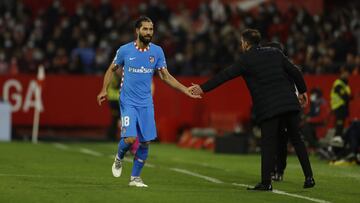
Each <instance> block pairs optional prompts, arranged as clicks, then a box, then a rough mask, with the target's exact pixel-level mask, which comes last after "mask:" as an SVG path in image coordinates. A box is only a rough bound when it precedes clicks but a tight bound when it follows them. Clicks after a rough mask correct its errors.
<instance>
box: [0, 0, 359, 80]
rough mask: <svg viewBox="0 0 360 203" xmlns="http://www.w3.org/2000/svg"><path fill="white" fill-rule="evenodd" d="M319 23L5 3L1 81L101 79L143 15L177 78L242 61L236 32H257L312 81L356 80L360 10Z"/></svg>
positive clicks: (329, 13) (301, 12)
mask: <svg viewBox="0 0 360 203" xmlns="http://www.w3.org/2000/svg"><path fill="white" fill-rule="evenodd" d="M354 2H355V3H354V5H353V4H345V5H343V6H342V7H337V8H336V9H325V10H324V12H323V14H321V15H310V14H309V13H308V12H307V10H306V9H303V8H295V7H290V8H288V10H287V11H286V12H282V13H281V12H280V11H279V10H278V8H277V7H276V5H275V4H274V3H264V4H262V5H261V6H260V7H259V8H258V9H257V12H252V11H243V10H240V9H238V8H237V7H234V6H231V5H229V4H224V3H222V2H221V1H218V0H211V1H210V2H209V3H207V4H205V3H203V4H201V5H200V6H199V8H198V9H197V10H190V9H189V8H186V7H185V6H183V5H182V4H179V6H178V9H177V10H176V11H172V10H170V9H169V8H168V7H167V5H165V4H164V3H161V2H158V1H156V0H152V1H150V2H149V3H141V4H140V5H139V6H138V8H136V9H130V8H127V7H125V6H123V7H121V8H114V7H112V6H111V4H110V3H109V2H108V1H106V0H104V1H101V4H100V5H99V6H95V5H93V4H92V3H91V1H85V2H83V3H79V4H78V7H77V9H76V11H75V13H74V14H70V13H69V12H68V11H67V10H66V9H65V8H64V7H63V5H62V4H61V1H59V0H55V1H54V2H53V4H52V5H51V6H49V7H48V8H47V9H45V10H40V12H37V13H34V12H33V11H32V10H31V9H30V8H29V7H27V6H26V5H24V4H23V3H22V2H21V1H2V2H0V74H17V73H34V72H35V71H36V68H37V66H38V64H40V63H42V64H45V67H46V68H47V72H51V73H77V74H83V73H85V74H97V73H103V72H104V71H105V69H106V68H107V66H108V65H109V63H110V62H111V60H112V58H113V56H114V53H115V51H116V49H117V48H118V47H119V46H120V45H121V44H123V43H126V42H128V41H130V40H133V38H134V37H133V36H134V31H133V24H132V23H133V21H132V20H133V19H134V18H136V17H138V16H139V15H141V14H145V15H148V16H150V17H151V18H152V19H153V21H154V22H155V26H156V33H155V39H154V42H155V43H158V44H160V45H161V46H162V47H163V48H164V51H165V53H166V56H167V61H168V66H169V69H170V71H171V72H172V73H173V74H174V75H191V76H199V75H211V74H213V73H214V72H217V71H219V70H220V69H222V68H224V67H226V66H228V65H230V64H231V63H232V62H233V60H235V59H236V58H237V55H238V53H239V50H238V49H239V46H238V45H239V37H238V36H239V32H240V31H241V30H243V29H244V28H256V29H259V30H260V31H261V33H262V34H263V37H264V39H267V40H268V41H279V42H281V43H283V44H284V46H285V50H286V52H287V54H288V55H289V57H290V58H291V59H292V60H293V61H294V62H295V63H296V64H299V65H301V66H302V68H303V71H304V72H305V73H308V74H322V73H338V72H339V69H340V68H341V67H346V68H349V69H350V70H351V72H352V74H359V69H360V20H359V19H360V13H359V11H360V8H359V4H357V3H356V1H354Z"/></svg>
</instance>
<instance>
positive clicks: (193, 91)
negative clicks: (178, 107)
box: [184, 83, 204, 99]
mask: <svg viewBox="0 0 360 203" xmlns="http://www.w3.org/2000/svg"><path fill="white" fill-rule="evenodd" d="M184 93H185V94H186V95H187V96H189V97H191V98H194V99H201V98H202V97H201V95H202V94H204V92H203V90H202V89H201V87H200V85H198V84H194V83H192V86H190V87H188V88H185V89H184Z"/></svg>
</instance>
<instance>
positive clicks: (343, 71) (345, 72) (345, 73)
mask: <svg viewBox="0 0 360 203" xmlns="http://www.w3.org/2000/svg"><path fill="white" fill-rule="evenodd" d="M349 76H350V72H349V70H348V69H346V68H342V69H341V74H340V77H341V78H342V79H345V80H347V79H348V78H349Z"/></svg>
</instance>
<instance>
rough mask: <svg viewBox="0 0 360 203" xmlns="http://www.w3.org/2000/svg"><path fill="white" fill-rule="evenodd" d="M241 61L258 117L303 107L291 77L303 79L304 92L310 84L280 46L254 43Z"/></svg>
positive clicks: (261, 117) (259, 119)
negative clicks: (261, 45)
mask: <svg viewBox="0 0 360 203" xmlns="http://www.w3.org/2000/svg"><path fill="white" fill-rule="evenodd" d="M237 65H238V66H241V67H239V68H241V69H243V70H242V71H241V72H242V74H241V75H242V76H243V77H244V79H245V81H246V84H247V86H248V88H249V90H250V94H251V96H252V99H253V110H254V113H255V115H256V119H257V120H258V121H262V120H264V119H267V118H271V117H273V116H275V115H278V114H281V113H285V112H289V111H299V110H300V105H299V102H298V99H297V96H296V94H295V92H294V91H293V84H291V83H290V82H289V80H288V77H289V76H290V77H291V78H293V79H294V81H295V83H300V84H297V86H300V89H301V92H305V91H306V86H305V83H304V82H301V80H302V76H301V73H300V71H299V70H297V68H296V67H295V66H294V65H293V64H291V63H290V62H289V61H288V59H287V58H286V57H285V56H284V54H283V53H282V52H281V51H280V50H278V49H276V48H271V47H260V46H254V47H252V48H250V49H249V50H248V51H247V52H245V53H244V54H243V55H242V56H241V59H240V62H239V63H237ZM296 72H298V73H296ZM297 81H300V82H297ZM298 88H299V87H298Z"/></svg>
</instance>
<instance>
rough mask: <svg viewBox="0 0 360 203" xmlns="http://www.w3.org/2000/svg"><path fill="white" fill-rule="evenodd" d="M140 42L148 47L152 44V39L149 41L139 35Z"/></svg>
mask: <svg viewBox="0 0 360 203" xmlns="http://www.w3.org/2000/svg"><path fill="white" fill-rule="evenodd" d="M139 40H140V41H141V42H142V43H144V45H148V44H149V43H150V42H151V40H152V37H150V38H149V39H147V38H145V37H144V36H142V35H139Z"/></svg>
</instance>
